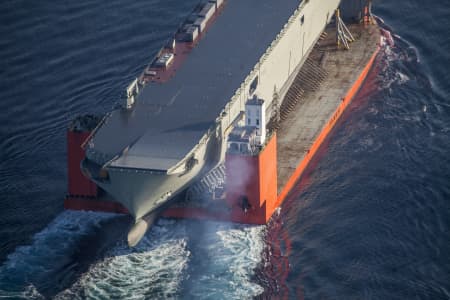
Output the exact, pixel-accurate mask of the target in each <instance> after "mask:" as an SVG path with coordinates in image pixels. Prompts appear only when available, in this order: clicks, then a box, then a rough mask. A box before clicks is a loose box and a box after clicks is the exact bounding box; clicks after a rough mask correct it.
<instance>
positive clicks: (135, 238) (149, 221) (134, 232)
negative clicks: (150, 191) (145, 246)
mask: <svg viewBox="0 0 450 300" xmlns="http://www.w3.org/2000/svg"><path fill="white" fill-rule="evenodd" d="M157 218H158V212H152V213H150V214H148V215H146V216H144V217H143V218H142V219H139V220H137V221H136V223H135V224H134V225H133V227H132V228H131V229H130V231H129V232H128V237H127V240H128V246H130V247H134V246H136V245H137V244H138V243H139V242H140V241H141V239H142V238H143V237H144V235H145V233H146V232H147V230H148V229H149V228H151V227H152V225H153V223H154V222H155V220H156V219H157Z"/></svg>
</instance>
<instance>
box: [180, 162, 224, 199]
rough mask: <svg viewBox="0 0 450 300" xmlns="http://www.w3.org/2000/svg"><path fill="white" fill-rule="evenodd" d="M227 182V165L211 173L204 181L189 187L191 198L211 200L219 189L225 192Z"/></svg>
mask: <svg viewBox="0 0 450 300" xmlns="http://www.w3.org/2000/svg"><path fill="white" fill-rule="evenodd" d="M225 180H226V175H225V164H223V163H222V164H220V165H218V166H217V167H215V168H214V169H212V170H211V171H209V172H208V173H207V174H206V175H205V176H204V177H203V178H202V179H200V180H199V181H197V182H196V183H194V184H193V185H192V186H191V187H189V193H190V197H191V198H193V199H202V198H205V197H206V198H209V199H211V196H212V195H214V193H215V191H216V190H218V189H221V190H223V187H224V184H225Z"/></svg>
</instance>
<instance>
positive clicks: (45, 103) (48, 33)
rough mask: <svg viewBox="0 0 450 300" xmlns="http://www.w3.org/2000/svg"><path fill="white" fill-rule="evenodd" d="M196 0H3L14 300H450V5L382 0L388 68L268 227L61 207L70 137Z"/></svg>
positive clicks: (108, 101)
mask: <svg viewBox="0 0 450 300" xmlns="http://www.w3.org/2000/svg"><path fill="white" fill-rule="evenodd" d="M196 2H197V1H196V0H189V1H176V0H165V1H161V0H147V1H140V0H137V1H134V2H125V1H118V0H112V1H107V2H106V1H97V0H88V1H48V0H42V1H30V0H4V1H1V2H0V25H1V26H0V298H14V299H20V298H36V299H45V298H58V299H72V298H79V299H84V298H96V299H111V298H115V299H123V298H133V299H144V298H164V297H169V298H210V299H216V298H222V299H244V298H251V297H254V296H260V297H263V298H292V299H294V298H298V299H302V298H305V299H450V255H449V253H450V232H449V229H450V155H449V154H450V84H449V82H450V75H449V74H450V73H449V69H450V54H449V50H450V35H449V28H450V6H449V5H448V4H446V3H445V1H437V0H431V1H427V2H424V1H419V0H411V1H374V2H375V3H374V5H375V8H374V12H375V13H376V14H377V15H378V16H379V17H380V18H381V19H383V20H384V25H383V26H385V27H386V28H388V29H389V30H391V31H392V34H393V35H394V39H395V47H386V48H384V49H383V51H382V53H381V55H380V56H379V58H378V60H377V62H376V66H375V68H374V71H373V72H372V73H371V74H370V76H369V78H368V80H367V82H366V84H365V86H364V87H363V89H362V90H361V92H360V93H359V95H358V96H357V97H356V99H354V101H353V103H352V104H351V106H350V107H349V109H348V111H347V112H346V113H345V114H344V116H343V117H342V119H341V120H340V121H339V123H338V125H337V127H336V129H335V131H334V133H333V135H332V136H331V137H330V138H329V139H328V140H327V141H326V143H325V145H324V147H323V149H322V151H321V153H320V156H319V157H318V158H317V159H316V160H315V161H314V162H313V164H312V166H313V168H311V169H310V170H309V171H308V172H307V174H306V175H305V176H304V177H303V178H302V180H301V181H300V182H299V183H298V184H297V186H296V188H295V190H294V191H293V192H292V194H291V195H290V196H289V199H288V200H287V201H286V202H285V203H284V205H283V207H282V209H281V210H280V212H279V214H278V215H277V216H276V217H275V218H274V220H273V221H272V223H271V224H270V225H269V226H267V227H266V226H256V227H255V226H243V225H233V224H223V223H215V222H195V221H187V220H183V221H173V220H164V219H163V220H160V221H159V222H158V224H157V225H156V227H155V228H154V229H152V230H151V232H149V233H148V234H147V235H146V237H145V239H144V241H143V242H142V243H141V244H140V245H139V247H138V248H136V249H133V250H130V249H128V248H127V247H126V245H125V241H124V239H123V236H124V230H125V229H124V228H125V227H126V226H127V220H125V219H124V218H123V217H120V216H117V215H112V214H101V213H81V212H69V211H63V209H62V199H63V197H64V194H65V191H66V164H65V158H66V148H65V129H66V126H67V124H68V122H69V121H70V120H71V119H72V118H73V117H74V116H76V115H78V114H83V113H87V112H105V111H107V110H109V109H110V108H111V107H112V106H113V105H114V103H115V102H116V101H118V100H119V99H120V97H121V96H122V93H123V91H124V88H125V87H126V86H127V84H128V83H129V82H130V81H131V80H132V79H133V78H134V77H135V76H136V75H138V74H139V73H140V71H141V70H142V69H143V67H144V66H145V65H146V64H147V62H148V60H149V59H150V58H151V57H152V56H153V55H154V54H155V52H156V51H157V50H158V49H159V47H160V46H161V44H162V43H163V41H164V40H165V39H166V38H167V37H168V36H169V35H170V34H171V33H172V32H173V31H174V30H175V29H176V27H177V26H178V24H179V23H180V22H181V21H182V20H183V19H184V17H185V16H186V14H188V13H189V12H190V10H191V9H192V8H193V6H194V5H195V4H196Z"/></svg>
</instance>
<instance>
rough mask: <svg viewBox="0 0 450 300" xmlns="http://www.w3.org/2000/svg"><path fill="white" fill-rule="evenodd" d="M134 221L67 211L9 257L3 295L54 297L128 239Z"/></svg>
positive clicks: (1, 274) (2, 273)
mask: <svg viewBox="0 0 450 300" xmlns="http://www.w3.org/2000/svg"><path fill="white" fill-rule="evenodd" d="M85 218H87V219H88V221H86V220H84V219H85ZM130 224H131V218H130V217H129V216H124V215H113V214H102V213H100V214H98V213H89V212H88V213H85V212H72V211H66V212H63V213H62V214H61V215H59V216H58V217H57V218H56V219H55V220H54V221H53V222H52V223H51V224H50V225H49V226H48V227H47V228H46V229H44V230H43V231H42V232H40V233H38V234H36V235H35V236H34V237H33V240H32V243H31V245H29V246H21V247H19V248H17V249H16V251H15V252H14V253H12V254H10V255H9V256H8V257H7V259H6V261H5V263H4V264H3V265H2V266H1V267H0V277H1V285H0V295H2V296H9V297H10V298H53V297H54V296H55V295H57V294H58V293H60V292H61V291H63V290H65V289H67V288H69V287H71V286H72V285H73V284H74V283H75V282H77V281H78V280H79V278H80V276H81V275H82V274H84V273H85V272H87V271H88V270H89V267H90V266H91V265H92V264H93V263H94V262H96V261H98V260H101V259H103V258H104V257H105V255H106V254H107V251H108V250H109V249H111V248H112V247H113V246H114V245H115V244H116V243H117V242H118V241H119V240H120V239H125V237H126V233H127V230H128V229H129V228H130ZM24 287H25V290H24Z"/></svg>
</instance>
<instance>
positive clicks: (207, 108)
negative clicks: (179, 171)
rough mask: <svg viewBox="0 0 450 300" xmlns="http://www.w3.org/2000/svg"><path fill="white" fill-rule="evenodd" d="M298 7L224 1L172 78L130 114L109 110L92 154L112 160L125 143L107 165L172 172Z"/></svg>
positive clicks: (281, 1)
mask: <svg viewBox="0 0 450 300" xmlns="http://www.w3.org/2000/svg"><path fill="white" fill-rule="evenodd" d="M300 2H301V1H298V0H277V1H273V0H228V1H227V2H226V3H225V7H224V9H223V12H222V14H221V15H220V16H219V17H218V18H217V20H216V21H215V23H214V24H213V25H212V26H211V27H210V28H209V30H208V31H207V32H206V35H205V36H204V37H203V38H202V40H201V41H200V43H199V44H198V46H197V47H196V48H194V49H193V51H192V52H191V53H190V55H189V57H188V58H187V59H186V61H185V62H184V64H183V66H182V68H181V69H179V70H177V72H176V74H175V76H174V77H173V78H172V79H170V80H169V81H168V82H166V83H164V84H160V83H150V84H149V85H147V86H146V87H145V88H144V90H143V91H141V93H140V94H139V96H138V101H137V103H136V105H135V106H134V108H133V109H132V110H131V111H129V112H126V111H122V110H116V111H114V112H112V114H111V116H110V117H109V118H108V120H107V121H106V122H105V124H104V125H103V126H102V127H101V128H100V129H99V130H98V132H97V133H96V135H95V137H94V139H93V145H94V150H95V152H99V153H101V154H104V155H106V156H107V157H110V158H112V157H113V156H115V155H117V154H118V153H121V152H122V151H123V150H124V149H125V148H126V147H128V146H130V145H131V147H130V148H129V149H128V151H127V152H126V153H124V154H123V155H121V157H120V158H119V159H118V160H116V161H114V163H113V164H112V165H113V166H117V167H127V168H149V169H167V168H169V167H171V166H173V165H174V162H176V161H178V160H180V159H182V158H183V157H184V156H185V155H186V154H187V153H188V152H189V151H190V150H191V149H192V148H193V147H194V146H195V145H196V144H197V143H198V141H199V139H200V138H201V136H202V135H203V134H204V133H205V132H206V130H207V129H208V128H209V127H210V126H211V125H212V124H214V121H215V119H216V118H217V117H218V115H219V113H220V111H221V110H222V108H223V107H225V105H226V103H227V102H228V101H229V100H230V98H231V97H232V95H233V94H234V92H235V90H236V89H237V88H239V86H240V84H241V83H242V82H243V80H244V79H245V77H246V76H247V75H248V73H249V72H250V71H251V69H252V68H253V67H254V65H255V64H256V63H257V62H258V60H259V59H260V57H261V56H262V55H263V54H264V52H265V51H266V49H267V48H268V46H269V45H270V43H271V42H272V41H273V40H274V39H275V37H276V35H277V34H278V33H279V32H280V30H281V29H282V27H283V25H284V24H285V23H286V22H287V21H288V19H289V17H290V16H291V15H292V14H293V12H294V11H295V9H296V8H297V7H298V5H299V4H300Z"/></svg>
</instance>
